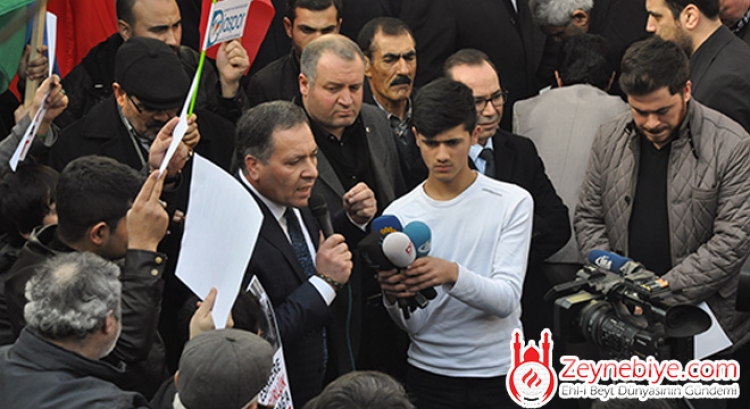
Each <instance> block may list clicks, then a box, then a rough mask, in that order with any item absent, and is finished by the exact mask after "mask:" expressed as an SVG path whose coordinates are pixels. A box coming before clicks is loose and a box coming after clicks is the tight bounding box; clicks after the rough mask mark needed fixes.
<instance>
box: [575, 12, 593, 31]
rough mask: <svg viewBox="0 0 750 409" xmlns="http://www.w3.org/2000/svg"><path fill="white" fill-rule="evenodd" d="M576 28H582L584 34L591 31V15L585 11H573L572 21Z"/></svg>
mask: <svg viewBox="0 0 750 409" xmlns="http://www.w3.org/2000/svg"><path fill="white" fill-rule="evenodd" d="M571 23H573V24H574V25H575V26H576V27H578V28H580V29H581V30H582V31H583V32H588V31H589V13H587V12H586V11H584V10H583V9H576V10H575V11H573V20H572V21H571Z"/></svg>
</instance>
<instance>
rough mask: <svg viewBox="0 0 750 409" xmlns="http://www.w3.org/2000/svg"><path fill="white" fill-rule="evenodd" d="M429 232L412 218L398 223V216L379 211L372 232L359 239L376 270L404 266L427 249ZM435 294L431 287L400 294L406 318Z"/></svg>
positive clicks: (430, 242) (402, 310)
mask: <svg viewBox="0 0 750 409" xmlns="http://www.w3.org/2000/svg"><path fill="white" fill-rule="evenodd" d="M431 244H432V232H431V231H430V228H429V227H427V225H426V224H424V223H422V222H420V221H417V220H415V221H413V222H411V223H409V224H407V225H406V226H405V227H403V228H402V227H401V222H399V220H398V218H396V217H395V216H391V215H382V216H380V217H378V218H376V219H375V220H373V221H372V229H371V233H370V234H369V235H368V236H367V237H365V238H364V239H363V240H362V241H361V242H360V243H359V251H360V253H362V256H363V257H364V259H365V261H366V262H367V263H368V265H369V266H370V267H371V268H373V269H375V270H392V269H396V268H397V269H403V268H406V267H408V266H409V265H410V264H411V263H413V262H414V260H416V259H417V258H419V257H424V256H426V255H428V254H429V253H430V248H431ZM436 296H437V292H435V289H434V288H433V287H429V288H425V289H423V290H421V291H417V292H416V293H415V294H414V296H413V297H409V298H399V299H398V305H399V307H400V308H401V313H402V314H403V315H404V318H405V319H409V317H410V316H411V315H410V313H411V312H414V311H415V310H416V309H417V308H425V307H427V305H428V304H429V303H430V300H432V299H434V298H435V297H436Z"/></svg>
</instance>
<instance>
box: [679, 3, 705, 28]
mask: <svg viewBox="0 0 750 409" xmlns="http://www.w3.org/2000/svg"><path fill="white" fill-rule="evenodd" d="M701 17H702V15H701V11H700V9H699V8H698V6H696V5H695V4H693V3H690V4H688V5H687V6H685V8H684V9H682V11H681V12H680V17H679V19H680V24H681V25H682V26H683V27H685V29H686V30H688V31H693V30H695V29H696V27H698V24H700V22H701Z"/></svg>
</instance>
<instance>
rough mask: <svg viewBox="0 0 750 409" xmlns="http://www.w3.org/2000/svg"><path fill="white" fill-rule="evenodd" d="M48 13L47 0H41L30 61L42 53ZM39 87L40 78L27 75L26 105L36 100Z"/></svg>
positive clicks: (35, 22) (32, 36)
mask: <svg viewBox="0 0 750 409" xmlns="http://www.w3.org/2000/svg"><path fill="white" fill-rule="evenodd" d="M46 15H47V0H41V1H39V9H37V14H36V16H35V17H34V29H33V31H32V32H31V45H30V46H31V54H30V55H29V61H34V60H35V59H37V58H38V57H39V55H40V54H39V47H41V46H42V43H43V42H44V21H45V17H46ZM37 87H39V80H32V79H31V78H28V77H26V91H25V92H26V93H25V95H24V103H23V105H24V106H25V107H28V106H30V105H31V103H32V102H33V101H34V94H35V93H36V89H37Z"/></svg>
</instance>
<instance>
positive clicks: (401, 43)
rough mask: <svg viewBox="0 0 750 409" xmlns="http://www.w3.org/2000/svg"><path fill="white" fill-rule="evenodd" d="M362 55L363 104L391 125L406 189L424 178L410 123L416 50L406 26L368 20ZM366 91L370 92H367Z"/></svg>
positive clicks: (361, 34) (382, 19)
mask: <svg viewBox="0 0 750 409" xmlns="http://www.w3.org/2000/svg"><path fill="white" fill-rule="evenodd" d="M357 42H358V43H359V47H360V48H361V49H362V52H363V53H365V61H366V65H365V76H366V77H367V79H368V81H367V82H368V84H367V85H365V90H364V101H365V102H369V103H372V104H375V105H376V106H377V107H378V108H380V110H381V111H383V113H384V114H385V116H386V117H387V118H388V120H389V121H390V124H391V132H392V133H393V137H394V138H395V140H396V146H397V147H398V154H399V159H400V162H401V171H402V172H403V174H404V179H406V185H407V188H409V189H412V188H414V187H415V186H417V185H418V184H419V183H421V182H422V181H423V180H425V179H426V178H427V168H426V167H425V166H424V162H423V161H422V158H421V157H420V154H419V148H418V147H417V142H416V138H415V137H414V133H413V132H412V130H411V128H412V124H411V110H412V108H411V94H412V90H413V89H414V76H415V75H416V74H417V49H416V43H415V42H414V36H413V35H412V33H411V30H410V29H409V27H408V26H407V25H406V24H405V23H404V22H403V21H401V20H399V19H397V18H393V17H379V18H376V19H372V20H370V22H368V23H367V24H365V26H364V27H362V30H361V31H360V32H359V37H358V38H357ZM368 91H369V92H368Z"/></svg>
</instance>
